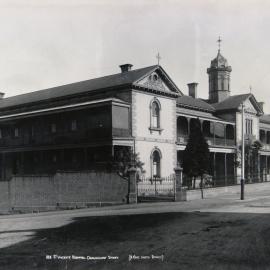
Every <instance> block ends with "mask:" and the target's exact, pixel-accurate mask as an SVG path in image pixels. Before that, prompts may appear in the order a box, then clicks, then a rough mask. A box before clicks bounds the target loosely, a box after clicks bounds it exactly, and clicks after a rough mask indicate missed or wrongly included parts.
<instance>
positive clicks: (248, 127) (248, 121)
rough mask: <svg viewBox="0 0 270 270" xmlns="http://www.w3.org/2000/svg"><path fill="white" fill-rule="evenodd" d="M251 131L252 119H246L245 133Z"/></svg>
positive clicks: (250, 132)
mask: <svg viewBox="0 0 270 270" xmlns="http://www.w3.org/2000/svg"><path fill="white" fill-rule="evenodd" d="M252 133H253V121H252V119H246V134H252Z"/></svg>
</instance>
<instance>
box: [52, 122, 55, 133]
mask: <svg viewBox="0 0 270 270" xmlns="http://www.w3.org/2000/svg"><path fill="white" fill-rule="evenodd" d="M51 132H52V133H56V124H54V123H53V124H52V125H51Z"/></svg>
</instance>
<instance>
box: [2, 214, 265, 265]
mask: <svg viewBox="0 0 270 270" xmlns="http://www.w3.org/2000/svg"><path fill="white" fill-rule="evenodd" d="M14 232H15V231H14ZM14 232H13V233H14ZM17 232H20V231H18V230H16V233H17ZM34 232H35V235H34V236H33V237H32V238H31V239H29V240H26V241H24V242H21V243H19V244H16V245H12V246H10V247H7V248H3V249H0V269H20V270H22V269H27V270H29V269H155V270H156V269H237V270H238V269H269V266H270V249H269V248H270V245H269V239H270V238H269V237H270V215H268V214H244V213H243V214H239V213H237V214H232V213H205V212H204V213H199V212H197V213H194V212H193V213H161V214H147V215H146V214H145V215H127V216H107V217H85V218H75V219H73V222H72V223H70V224H68V225H65V226H62V227H59V228H54V229H45V230H35V231H34ZM9 233H12V232H9ZM46 255H47V256H48V255H49V256H52V257H51V259H49V257H47V259H46ZM53 255H57V256H58V257H57V258H55V259H54V257H53ZM72 255H74V256H75V257H73V258H72V257H71V258H69V256H72ZM129 255H135V257H133V258H134V259H133V260H131V261H129V258H130V257H129ZM152 255H154V257H153V256H152ZM162 255H163V257H162ZM64 256H65V258H64ZM87 256H89V258H90V257H95V258H94V259H89V260H87ZM108 256H111V258H112V259H111V258H109V257H108ZM142 256H143V257H142ZM102 257H106V259H104V258H102ZM84 258H85V259H84ZM100 258H102V259H100ZM179 266H181V267H180V268H179Z"/></svg>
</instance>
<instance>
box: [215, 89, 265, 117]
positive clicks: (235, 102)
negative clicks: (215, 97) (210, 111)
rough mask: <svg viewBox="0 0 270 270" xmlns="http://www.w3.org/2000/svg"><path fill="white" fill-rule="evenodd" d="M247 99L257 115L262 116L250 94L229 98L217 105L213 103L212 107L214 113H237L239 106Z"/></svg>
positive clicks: (260, 109) (259, 108) (261, 111)
mask: <svg viewBox="0 0 270 270" xmlns="http://www.w3.org/2000/svg"><path fill="white" fill-rule="evenodd" d="M247 99H250V102H251V103H252V105H253V106H254V108H255V109H256V110H257V113H258V114H263V110H262V108H261V106H260V105H259V104H258V102H257V100H256V99H255V97H254V96H253V95H252V94H242V95H235V96H230V97H228V98H226V99H225V100H223V101H221V102H219V103H213V104H212V106H213V107H214V108H215V109H216V112H219V111H231V110H232V111H237V110H239V107H240V105H241V104H242V103H243V102H244V101H245V100H247Z"/></svg>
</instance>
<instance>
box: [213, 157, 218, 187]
mask: <svg viewBox="0 0 270 270" xmlns="http://www.w3.org/2000/svg"><path fill="white" fill-rule="evenodd" d="M213 157H214V160H213V163H214V164H213V172H214V186H215V185H216V177H217V172H216V152H214V155H213Z"/></svg>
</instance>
